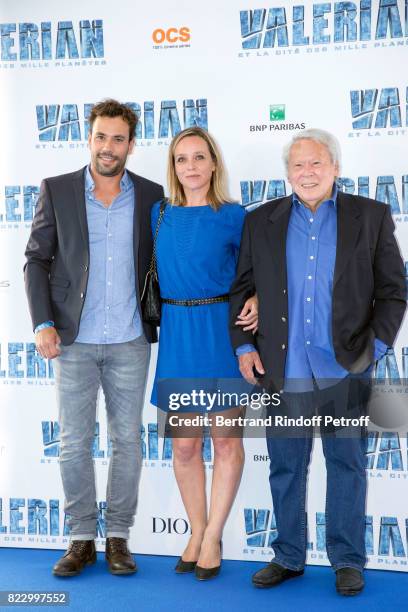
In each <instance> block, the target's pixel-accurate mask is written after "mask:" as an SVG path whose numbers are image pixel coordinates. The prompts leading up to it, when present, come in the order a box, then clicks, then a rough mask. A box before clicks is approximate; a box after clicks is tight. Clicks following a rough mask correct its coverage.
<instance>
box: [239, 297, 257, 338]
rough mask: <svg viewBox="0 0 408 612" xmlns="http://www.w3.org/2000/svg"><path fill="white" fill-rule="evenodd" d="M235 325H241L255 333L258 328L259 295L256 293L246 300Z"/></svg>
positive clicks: (245, 329)
mask: <svg viewBox="0 0 408 612" xmlns="http://www.w3.org/2000/svg"><path fill="white" fill-rule="evenodd" d="M235 325H241V326H242V328H243V331H250V330H252V333H253V334H255V332H256V331H257V329H258V296H257V295H256V294H255V295H253V296H252V297H250V298H249V299H248V300H247V301H246V302H245V304H244V307H243V309H242V310H241V312H240V313H239V315H238V318H237V320H236V321H235Z"/></svg>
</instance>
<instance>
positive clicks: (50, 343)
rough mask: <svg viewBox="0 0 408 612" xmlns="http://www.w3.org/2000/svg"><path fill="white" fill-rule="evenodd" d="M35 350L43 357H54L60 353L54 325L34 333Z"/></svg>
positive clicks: (59, 339)
mask: <svg viewBox="0 0 408 612" xmlns="http://www.w3.org/2000/svg"><path fill="white" fill-rule="evenodd" d="M35 344H36V347H37V351H38V352H39V354H40V355H41V357H44V358H45V359H54V357H58V355H59V354H60V353H61V351H60V344H61V338H60V337H59V335H58V333H57V330H56V329H55V327H46V328H45V329H41V330H40V331H39V332H37V333H36V334H35Z"/></svg>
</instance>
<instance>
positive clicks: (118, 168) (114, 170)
mask: <svg viewBox="0 0 408 612" xmlns="http://www.w3.org/2000/svg"><path fill="white" fill-rule="evenodd" d="M111 159H113V160H116V164H114V165H113V166H111V167H110V168H106V167H105V166H103V165H102V163H101V162H100V161H99V155H95V159H94V161H95V169H96V171H97V172H98V174H101V175H102V176H117V175H118V174H120V173H121V172H122V170H123V168H124V167H125V164H126V158H125V159H121V158H120V157H115V156H114V155H112V156H111Z"/></svg>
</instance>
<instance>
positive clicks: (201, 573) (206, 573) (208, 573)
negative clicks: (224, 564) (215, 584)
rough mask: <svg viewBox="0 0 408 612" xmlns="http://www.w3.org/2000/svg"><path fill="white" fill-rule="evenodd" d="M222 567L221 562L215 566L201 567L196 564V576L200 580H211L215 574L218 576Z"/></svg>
mask: <svg viewBox="0 0 408 612" xmlns="http://www.w3.org/2000/svg"><path fill="white" fill-rule="evenodd" d="M220 557H222V542H220ZM220 569H221V562H220V564H219V565H216V566H215V567H200V565H196V566H195V576H196V578H197V579H198V580H210V578H215V576H218V574H219V573H220Z"/></svg>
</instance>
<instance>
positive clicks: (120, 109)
mask: <svg viewBox="0 0 408 612" xmlns="http://www.w3.org/2000/svg"><path fill="white" fill-rule="evenodd" d="M97 117H121V118H122V119H123V121H126V123H127V124H128V126H129V140H132V138H134V137H135V132H136V124H137V121H138V119H137V116H136V113H134V111H133V110H132V109H131V108H130V106H128V105H127V104H122V103H121V102H118V101H117V100H114V99H113V98H107V99H106V100H102V101H101V102H98V104H95V106H94V107H93V108H92V111H91V114H90V115H89V118H88V121H89V126H90V128H91V132H92V128H93V124H94V122H95V119H96V118H97Z"/></svg>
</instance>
